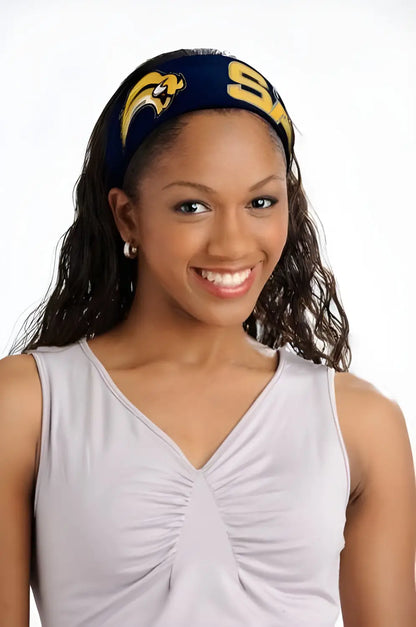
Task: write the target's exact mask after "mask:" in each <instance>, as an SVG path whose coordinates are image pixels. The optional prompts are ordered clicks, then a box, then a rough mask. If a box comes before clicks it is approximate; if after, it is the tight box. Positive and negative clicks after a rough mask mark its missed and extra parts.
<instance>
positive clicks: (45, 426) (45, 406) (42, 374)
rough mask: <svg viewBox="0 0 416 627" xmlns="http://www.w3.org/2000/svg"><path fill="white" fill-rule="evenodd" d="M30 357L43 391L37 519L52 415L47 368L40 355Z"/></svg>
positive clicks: (37, 483)
mask: <svg viewBox="0 0 416 627" xmlns="http://www.w3.org/2000/svg"><path fill="white" fill-rule="evenodd" d="M27 354H28V355H32V357H33V358H34V360H35V364H36V367H37V370H38V375H39V380H40V385H41V391H42V418H41V431H40V437H39V446H40V451H39V466H38V473H37V476H36V481H35V496H34V501H33V516H34V517H36V509H37V503H38V495H39V486H40V482H41V479H42V474H43V466H44V457H45V449H46V445H47V442H46V439H47V437H48V431H49V427H50V425H49V415H50V394H49V381H48V376H47V373H46V369H45V366H44V364H43V361H42V357H41V356H40V355H39V354H38V353H33V352H28V353H27Z"/></svg>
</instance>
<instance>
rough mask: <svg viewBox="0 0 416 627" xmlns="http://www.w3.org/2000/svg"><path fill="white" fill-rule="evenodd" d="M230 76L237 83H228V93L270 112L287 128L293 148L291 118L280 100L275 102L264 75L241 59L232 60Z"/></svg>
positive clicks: (290, 144)
mask: <svg viewBox="0 0 416 627" xmlns="http://www.w3.org/2000/svg"><path fill="white" fill-rule="evenodd" d="M228 76H229V77H230V79H231V80H232V81H235V83H230V84H228V85H227V92H228V94H229V95H230V96H231V97H232V98H236V99H237V100H244V101H245V102H249V103H250V104H252V105H254V106H256V107H259V109H262V110H263V111H265V112H266V113H268V114H269V115H270V117H272V118H273V120H275V122H277V124H281V125H282V126H283V128H284V130H285V133H286V135H287V138H288V140H289V147H290V149H291V146H292V134H293V133H292V126H291V124H290V121H289V118H288V116H287V114H286V111H285V110H284V108H283V105H282V103H281V102H280V101H279V100H276V102H273V99H272V97H271V95H270V92H269V89H268V86H267V83H266V80H265V79H264V78H263V76H262V75H261V74H259V73H258V72H256V70H253V68H251V67H249V66H248V65H245V63H241V61H231V62H230V64H229V65H228ZM243 86H245V87H250V89H254V90H255V91H256V92H257V94H253V92H252V91H249V90H248V89H243Z"/></svg>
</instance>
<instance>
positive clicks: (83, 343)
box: [77, 336, 286, 473]
mask: <svg viewBox="0 0 416 627" xmlns="http://www.w3.org/2000/svg"><path fill="white" fill-rule="evenodd" d="M77 344H78V345H79V347H80V349H81V350H82V351H83V352H84V354H85V356H86V357H87V358H88V359H89V361H90V362H92V363H93V365H94V366H95V367H96V369H97V370H98V372H99V374H100V375H101V377H102V378H103V380H104V382H105V383H106V385H107V387H108V388H109V389H110V391H111V392H112V393H113V394H114V395H115V396H116V398H117V399H118V400H119V401H120V402H121V403H122V404H123V405H124V406H125V407H127V409H129V410H130V412H131V413H132V414H134V415H135V416H136V418H139V419H140V420H141V421H142V422H144V423H145V424H146V425H147V426H148V427H150V428H151V429H152V431H153V432H154V433H155V434H156V435H158V436H159V437H161V438H162V439H163V440H164V441H165V442H166V443H167V444H169V445H170V446H171V447H172V448H173V449H174V450H175V451H176V452H177V453H178V454H179V455H180V457H181V458H182V459H183V460H184V461H185V463H186V464H187V466H188V467H190V468H191V470H192V471H193V472H195V473H202V472H204V471H207V470H208V469H209V468H210V467H211V466H212V465H213V464H214V462H215V461H216V459H217V458H218V457H219V455H221V453H222V452H223V451H224V449H225V447H226V446H227V445H229V444H230V443H231V441H232V440H233V439H234V438H235V437H236V436H237V434H238V432H239V431H240V430H241V429H242V428H243V426H244V424H245V423H246V422H247V420H248V418H249V417H250V415H251V414H252V413H253V412H254V410H255V409H256V408H257V406H258V405H259V404H260V402H261V401H262V400H263V399H264V398H265V397H266V396H267V395H268V393H269V392H270V390H271V389H272V387H274V385H275V384H276V382H277V381H278V380H279V379H280V376H281V374H282V371H283V369H284V365H285V363H286V349H285V346H282V347H281V348H280V349H275V352H276V353H278V354H279V362H278V364H277V368H276V370H275V371H274V374H273V376H272V378H271V379H270V380H269V381H268V383H266V385H265V387H264V388H263V389H262V390H261V392H260V393H259V394H258V395H257V397H256V398H255V399H254V401H253V402H252V404H251V405H250V407H249V408H248V409H247V411H246V412H245V413H244V414H243V416H242V417H241V418H240V419H239V421H238V422H237V423H236V424H235V425H234V427H233V428H232V429H231V431H230V432H229V433H228V435H226V437H225V438H224V440H222V442H221V443H220V445H219V446H218V447H217V448H216V450H215V451H214V453H213V454H212V455H211V457H210V458H209V459H208V461H206V462H205V464H204V465H203V466H201V468H196V467H195V466H194V465H193V464H192V463H191V462H190V460H189V459H188V457H187V456H186V455H185V453H184V452H183V451H182V449H181V447H180V446H179V445H178V444H177V443H176V442H175V440H173V438H171V437H170V436H169V435H168V434H167V433H166V431H163V429H162V428H161V427H159V426H158V425H157V424H156V423H155V422H153V420H151V419H150V418H149V417H148V416H146V414H144V413H143V412H142V411H141V410H140V409H139V408H138V407H137V406H136V405H134V403H132V401H130V400H129V399H128V398H127V396H126V395H125V394H124V393H123V392H122V391H121V389H120V388H119V387H118V386H117V385H116V383H115V382H114V380H113V379H112V377H111V376H110V373H109V372H108V370H107V369H106V368H105V366H104V364H103V363H102V362H101V361H100V360H99V359H98V357H97V355H96V354H95V353H94V351H93V350H92V349H91V348H90V346H89V344H88V342H87V338H86V337H85V336H84V337H82V338H81V339H79V340H78V341H77Z"/></svg>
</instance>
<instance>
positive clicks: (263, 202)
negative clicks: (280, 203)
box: [251, 197, 277, 209]
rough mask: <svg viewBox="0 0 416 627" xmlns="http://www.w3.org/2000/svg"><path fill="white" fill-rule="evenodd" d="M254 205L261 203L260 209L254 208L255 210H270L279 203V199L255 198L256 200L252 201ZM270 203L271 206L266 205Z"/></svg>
mask: <svg viewBox="0 0 416 627" xmlns="http://www.w3.org/2000/svg"><path fill="white" fill-rule="evenodd" d="M251 202H252V203H260V206H258V207H254V209H269V208H270V207H272V206H273V205H275V204H276V203H277V198H263V197H260V198H254V200H252V201H251ZM266 203H269V204H266Z"/></svg>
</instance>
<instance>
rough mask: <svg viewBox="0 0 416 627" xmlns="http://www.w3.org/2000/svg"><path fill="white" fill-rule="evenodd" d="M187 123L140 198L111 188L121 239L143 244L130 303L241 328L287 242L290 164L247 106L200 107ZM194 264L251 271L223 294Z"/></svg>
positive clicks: (148, 177)
mask: <svg viewBox="0 0 416 627" xmlns="http://www.w3.org/2000/svg"><path fill="white" fill-rule="evenodd" d="M187 120H188V123H187V125H186V127H185V128H184V130H183V131H182V132H181V134H180V136H179V137H178V138H177V139H176V140H175V143H174V145H173V146H172V147H171V148H170V149H169V150H168V152H167V153H166V154H164V155H161V156H160V158H159V157H158V158H156V159H155V160H154V163H153V164H152V167H151V168H149V170H148V171H147V172H146V173H145V175H144V178H142V180H140V181H139V182H138V188H137V190H138V191H137V195H136V197H135V199H134V201H131V200H130V201H129V200H128V199H127V197H126V196H125V194H124V192H122V191H121V190H116V189H113V190H111V191H110V194H109V200H110V205H111V206H112V209H113V213H114V217H115V220H116V223H117V226H118V228H119V230H120V233H121V236H122V237H123V239H124V240H128V241H132V242H134V243H135V244H136V245H137V246H138V248H139V253H138V259H137V262H138V284H137V289H136V295H135V303H134V304H135V306H136V307H138V308H139V310H142V312H143V311H148V312H149V313H150V312H152V311H153V312H155V311H157V312H158V316H159V315H160V314H162V316H163V317H164V318H165V319H166V321H168V320H174V319H175V318H178V316H179V317H180V318H181V319H184V318H186V319H188V320H194V321H198V322H200V323H204V324H207V325H216V326H228V325H238V326H239V327H241V324H242V322H243V321H244V320H245V319H246V318H248V316H249V315H250V313H251V312H252V311H253V309H254V306H255V304H256V301H257V299H258V297H259V294H260V292H261V291H262V289H263V287H264V285H265V283H266V281H267V280H268V278H269V276H270V274H271V273H272V271H273V269H274V267H275V266H276V264H277V262H278V261H279V259H280V256H281V254H282V250H283V248H284V245H285V242H286V238H287V231H288V198H287V187H286V166H285V160H284V157H283V155H282V154H281V152H280V151H279V150H278V148H277V147H276V145H275V143H274V142H273V140H272V138H271V137H270V134H269V130H268V126H267V123H266V122H265V121H263V120H262V119H261V118H259V117H258V116H256V115H255V114H251V113H250V112H248V111H244V110H242V111H233V112H227V114H224V115H223V114H221V113H216V112H212V111H211V112H210V111H197V112H192V114H188V115H187ZM185 181H186V182H185ZM131 263H135V262H134V261H132V262H131ZM195 268H198V269H212V270H217V269H218V270H219V271H220V273H224V272H225V270H229V269H231V270H240V269H242V270H244V269H248V270H249V269H252V270H251V273H250V275H249V278H248V288H246V289H243V288H240V290H239V292H238V291H236V290H234V293H231V292H230V291H228V292H227V294H225V292H224V291H222V292H220V291H218V290H217V291H215V287H214V289H213V284H212V283H210V282H209V281H208V280H207V279H203V278H202V277H201V276H199V274H198V273H197V271H196V270H195ZM211 278H212V277H211Z"/></svg>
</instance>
